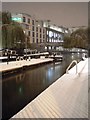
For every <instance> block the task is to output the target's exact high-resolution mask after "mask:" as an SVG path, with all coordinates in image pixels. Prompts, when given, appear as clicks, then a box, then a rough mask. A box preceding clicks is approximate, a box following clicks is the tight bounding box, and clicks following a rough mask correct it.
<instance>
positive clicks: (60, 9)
mask: <svg viewBox="0 0 90 120" xmlns="http://www.w3.org/2000/svg"><path fill="white" fill-rule="evenodd" d="M2 8H3V11H5V10H8V11H10V12H17V13H28V14H30V15H33V16H35V17H36V19H42V20H47V19H48V20H51V21H52V23H54V24H56V25H59V26H61V25H62V26H65V27H72V26H87V25H88V3H86V2H81V3H80V2H7V3H5V2H4V3H3V4H2Z"/></svg>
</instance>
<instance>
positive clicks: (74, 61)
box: [66, 60, 78, 74]
mask: <svg viewBox="0 0 90 120" xmlns="http://www.w3.org/2000/svg"><path fill="white" fill-rule="evenodd" d="M73 63H75V64H76V74H77V72H78V70H77V61H76V60H73V61H72V62H71V64H70V65H69V66H68V68H67V69H66V73H67V74H68V70H69V69H70V67H71V65H72V64H73Z"/></svg>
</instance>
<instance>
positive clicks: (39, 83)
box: [2, 53, 82, 119]
mask: <svg viewBox="0 0 90 120" xmlns="http://www.w3.org/2000/svg"><path fill="white" fill-rule="evenodd" d="M64 57H65V60H64V61H63V62H56V63H49V64H46V65H41V66H40V67H37V68H33V69H29V70H25V71H22V72H20V73H17V74H15V75H10V76H8V77H3V83H2V101H3V102H2V117H3V119H8V118H10V117H12V116H13V115H14V114H16V113H17V112H18V111H19V110H21V109H22V108H23V107H24V106H25V105H27V104H28V103H29V102H31V101H32V100H33V99H34V98H35V97H36V96H38V95H39V94H40V93H41V92H42V91H44V90H45V89H46V88H47V87H48V86H50V85H51V84H52V83H53V82H55V81H56V80H57V79H58V78H59V77H60V76H62V75H63V74H64V73H65V70H66V68H67V66H68V65H69V64H70V63H71V61H72V60H73V59H76V60H78V61H79V60H80V59H81V57H82V54H71V53H70V54H67V55H64Z"/></svg>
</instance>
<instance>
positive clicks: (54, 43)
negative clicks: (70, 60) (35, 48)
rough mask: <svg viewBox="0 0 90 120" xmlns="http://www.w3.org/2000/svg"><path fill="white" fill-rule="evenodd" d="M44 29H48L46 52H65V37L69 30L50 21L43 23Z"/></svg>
mask: <svg viewBox="0 0 90 120" xmlns="http://www.w3.org/2000/svg"><path fill="white" fill-rule="evenodd" d="M43 27H45V28H46V42H45V50H46V51H49V52H58V51H62V50H63V43H64V35H65V34H67V33H68V30H67V29H66V28H64V27H62V26H57V25H55V24H52V23H50V21H48V20H47V21H43Z"/></svg>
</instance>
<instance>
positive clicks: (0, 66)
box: [0, 58, 53, 75]
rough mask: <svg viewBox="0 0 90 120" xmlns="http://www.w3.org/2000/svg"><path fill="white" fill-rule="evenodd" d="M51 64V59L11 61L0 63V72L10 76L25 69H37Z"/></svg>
mask: <svg viewBox="0 0 90 120" xmlns="http://www.w3.org/2000/svg"><path fill="white" fill-rule="evenodd" d="M50 62H53V59H50V58H39V59H31V60H28V59H27V60H20V61H12V62H9V63H7V62H4V63H0V72H1V73H2V74H3V75H6V74H11V73H15V72H18V71H19V72H20V71H22V70H24V69H27V68H32V67H37V66H40V65H42V64H46V63H50Z"/></svg>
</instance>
